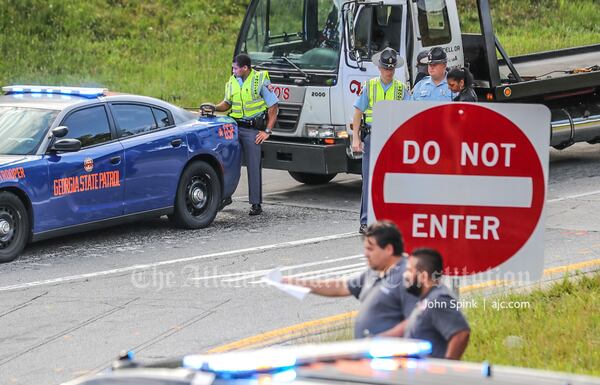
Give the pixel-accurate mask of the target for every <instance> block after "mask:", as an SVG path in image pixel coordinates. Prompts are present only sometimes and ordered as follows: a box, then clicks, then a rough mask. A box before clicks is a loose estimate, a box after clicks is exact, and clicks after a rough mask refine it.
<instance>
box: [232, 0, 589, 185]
mask: <svg viewBox="0 0 600 385" xmlns="http://www.w3.org/2000/svg"><path fill="white" fill-rule="evenodd" d="M477 5H478V7H479V16H480V26H481V34H462V33H461V29H460V22H459V15H458V10H457V6H456V2H455V0H378V1H374V0H352V1H349V0H303V1H295V2H288V1H283V0H252V1H251V3H250V5H249V7H248V9H247V12H246V16H245V19H244V22H243V24H242V27H241V30H240V34H239V36H238V41H237V44H236V49H235V53H236V54H237V53H240V52H245V53H248V54H249V55H250V57H251V58H252V61H253V66H254V67H255V68H257V69H259V70H267V71H269V74H270V77H271V80H272V82H273V84H274V87H275V93H276V94H277V96H278V97H279V99H280V104H279V116H278V123H277V125H276V127H275V129H274V134H273V136H272V137H271V139H270V140H269V141H267V142H265V144H264V145H263V158H264V159H263V166H264V167H267V168H273V169H280V170H287V171H289V172H290V174H291V175H292V177H294V178H295V179H296V180H298V181H300V182H303V183H309V184H315V183H324V182H328V181H329V180H331V179H332V178H333V177H334V176H335V175H336V174H337V173H342V172H348V173H360V162H361V159H360V158H361V156H360V154H354V153H352V151H351V150H350V147H349V144H350V135H351V129H350V122H351V120H352V115H353V112H354V107H353V104H354V102H355V101H356V99H357V97H358V95H359V93H360V90H361V84H362V83H363V82H364V81H366V80H368V79H370V78H372V77H375V76H378V75H379V71H378V68H377V66H376V65H375V64H373V63H372V62H371V58H372V56H373V54H374V53H376V52H378V51H380V50H382V49H383V48H385V47H392V48H394V49H396V50H397V51H398V52H399V55H400V56H401V58H403V61H404V65H402V66H401V67H400V68H398V69H397V70H396V78H397V79H399V80H401V81H403V82H405V83H407V84H409V85H411V86H412V80H413V79H414V78H415V76H416V73H417V68H416V58H417V55H418V54H419V52H421V51H423V50H429V49H431V48H432V47H435V46H438V47H442V48H443V49H444V50H445V51H446V52H447V54H448V66H449V67H451V66H460V65H465V64H466V65H468V66H470V68H471V71H472V72H473V73H474V74H475V75H476V80H477V92H478V94H479V95H480V98H483V100H486V98H487V99H488V101H518V102H536V103H544V104H547V105H549V107H550V108H551V109H553V120H554V122H553V131H556V133H555V135H553V141H552V145H553V146H556V147H557V148H560V147H565V146H568V145H569V144H572V143H574V142H575V141H584V140H585V141H595V140H597V138H598V137H600V132H599V131H600V103H599V102H598V100H599V98H598V92H597V91H598V88H600V71H596V72H595V73H593V74H588V75H589V76H587V77H585V76H581V77H578V78H577V81H575V80H576V79H569V80H568V81H566V82H565V81H564V80H565V79H563V81H562V82H561V81H560V79H559V81H557V82H556V83H555V84H553V85H552V86H550V83H549V82H548V81H545V80H544V82H545V83H544V84H543V85H534V84H533V83H535V82H533V83H532V84H530V83H529V82H528V81H526V80H532V79H525V78H523V77H521V76H520V75H519V73H518V71H517V69H518V68H519V66H520V65H522V66H529V67H531V64H532V60H531V59H533V62H534V64H535V62H536V61H538V60H543V61H544V62H545V63H546V64H548V63H550V64H557V65H558V64H559V63H560V62H562V63H563V65H564V63H565V62H571V63H573V65H576V64H578V63H576V61H575V62H573V61H572V60H569V61H565V60H564V59H565V56H566V57H568V58H569V59H571V58H574V57H575V56H577V55H579V56H581V58H584V57H585V60H583V62H581V63H580V64H581V66H591V65H592V64H600V54H593V52H594V51H598V52H600V45H597V46H593V47H582V48H581V49H571V50H568V51H565V52H563V54H562V55H560V54H557V53H554V55H558V56H560V57H561V60H557V59H553V57H554V56H552V55H549V54H546V55H545V56H544V55H542V56H536V57H521V58H515V59H514V63H513V61H511V59H510V58H509V57H508V55H507V54H506V52H505V51H504V49H503V48H502V46H501V45H500V42H499V41H498V40H497V39H496V38H495V35H494V31H493V26H492V19H491V12H490V5H489V0H478V1H477ZM586 50H587V51H586ZM496 51H498V52H499V53H500V55H501V56H502V59H501V60H498V59H497V57H496ZM575 51H577V52H575ZM580 51H581V52H580ZM588 51H589V52H588ZM590 52H592V53H591V54H590ZM586 55H587V56H586ZM579 56H578V57H579ZM533 67H535V65H534V66H533ZM590 68H593V67H590ZM533 80H536V79H533ZM537 80H540V79H537ZM507 83H519V84H515V86H514V90H518V92H517V93H516V94H515V93H514V92H512V93H511V92H510V91H511V90H508V91H507V90H506V86H507ZM569 87H570V88H571V90H569V89H568V88H569ZM573 88H575V89H576V91H577V92H579V91H581V90H582V89H585V90H587V91H586V94H587V95H588V96H586V97H585V100H584V98H582V97H581V93H577V92H576V93H575V95H577V96H575V98H573V97H572V96H573V92H572V91H573ZM566 91H569V92H571V93H570V94H569V95H570V97H571V99H570V100H567V101H566V100H565V98H564V97H562V96H561V95H560V92H566ZM548 94H552V95H555V96H556V95H558V97H555V98H554V99H551V100H553V102H550V101H549V100H547V98H546V97H547V96H548ZM506 95H508V97H507V96H506ZM511 95H512V97H510V96H511ZM569 95H567V96H565V97H568V96H569ZM590 95H591V96H590ZM590 98H591V99H590ZM582 103H583V104H584V106H583V107H582ZM567 104H568V105H567ZM571 107H573V109H572V110H569V108H571ZM565 109H566V110H567V112H565ZM581 118H585V119H586V122H582V123H585V124H582V126H585V134H584V135H579V136H577V135H576V134H577V127H576V125H577V124H576V123H577V119H581ZM596 118H598V119H596ZM590 119H591V120H590ZM590 122H591V125H590Z"/></svg>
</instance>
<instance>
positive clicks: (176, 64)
mask: <svg viewBox="0 0 600 385" xmlns="http://www.w3.org/2000/svg"><path fill="white" fill-rule="evenodd" d="M474 1H475V0H459V6H460V12H461V17H462V23H463V28H464V29H465V30H467V31H476V30H477V28H478V27H477V25H478V24H476V8H475V7H474V4H475V2H474ZM248 3H249V0H219V1H218V2H217V1H210V0H154V1H145V0H0V48H1V52H2V53H3V55H2V57H0V83H2V84H15V83H33V84H61V85H89V86H92V85H93V86H97V85H102V86H106V87H109V88H111V89H114V90H119V91H122V92H133V93H140V94H144V95H150V96H155V97H159V98H162V99H165V100H168V101H171V102H174V103H176V104H179V105H183V106H186V107H193V106H197V105H198V104H199V103H200V102H202V101H213V102H216V101H218V100H219V99H221V98H222V96H223V89H224V84H225V82H226V80H227V77H228V75H229V73H230V61H231V57H232V55H233V49H234V45H235V41H236V38H237V33H238V29H239V27H240V24H241V22H242V19H243V16H244V12H245V8H246V6H247V4H248ZM492 7H493V9H494V18H495V26H496V31H497V33H498V35H499V37H500V40H501V41H502V42H503V44H504V45H505V48H506V49H507V50H508V52H509V53H510V54H520V53H525V52H533V51H538V50H548V49H556V48H563V47H568V46H574V45H582V44H591V43H598V42H600V41H599V40H600V38H599V36H600V6H598V0H579V1H566V0H492Z"/></svg>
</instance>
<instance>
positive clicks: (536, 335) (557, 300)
mask: <svg viewBox="0 0 600 385" xmlns="http://www.w3.org/2000/svg"><path fill="white" fill-rule="evenodd" d="M469 300H470V298H469V299H464V303H467V302H468V301H469ZM474 301H475V303H477V304H478V306H477V308H469V309H465V310H464V312H465V315H466V317H467V319H468V321H469V324H470V326H471V339H470V342H469V346H468V347H467V350H466V352H465V355H464V356H463V360H465V361H471V362H483V361H488V362H490V363H492V365H507V366H520V367H526V368H534V369H542V370H552V371H560V372H567V373H577V374H586V375H595V376H600V273H596V274H594V275H591V276H589V275H588V276H585V275H584V276H581V277H576V279H568V277H566V278H565V279H564V280H563V281H561V282H559V283H555V284H553V285H552V286H551V287H550V288H548V289H546V290H536V291H533V292H531V293H528V294H510V295H504V296H495V297H489V298H485V300H484V298H483V297H480V298H474ZM500 303H503V304H507V303H512V304H513V305H514V304H518V305H517V306H520V307H521V308H520V309H498V306H497V304H500ZM343 326H345V330H342V329H343V328H341V327H340V328H336V329H335V330H333V331H332V332H328V331H326V333H325V334H323V335H319V336H314V337H310V338H308V339H307V340H306V341H300V342H304V343H306V342H319V343H325V342H333V341H342V340H349V339H351V338H352V330H353V326H352V325H349V324H346V325H343ZM300 342H299V343H300Z"/></svg>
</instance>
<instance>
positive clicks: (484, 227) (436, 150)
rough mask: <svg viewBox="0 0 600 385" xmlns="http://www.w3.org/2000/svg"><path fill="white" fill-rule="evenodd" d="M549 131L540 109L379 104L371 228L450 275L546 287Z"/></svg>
mask: <svg viewBox="0 0 600 385" xmlns="http://www.w3.org/2000/svg"><path fill="white" fill-rule="evenodd" d="M549 127H550V111H549V110H548V109H547V108H546V107H545V106H541V105H517V104H510V105H509V104H484V103H482V104H471V103H451V104H440V103H428V102H418V103H416V102H387V101H386V102H380V103H377V105H376V106H375V108H374V124H373V131H372V135H371V154H372V155H371V164H370V170H371V174H370V175H371V179H370V189H369V191H370V193H371V194H370V205H369V218H370V222H372V221H374V220H380V219H389V220H392V221H394V222H396V224H397V225H398V226H399V228H400V230H401V231H402V234H403V236H404V240H405V243H406V246H407V249H408V250H411V249H412V248H416V247H431V248H434V249H437V250H438V251H440V252H441V253H442V256H443V257H444V267H445V274H446V275H450V276H455V277H456V276H470V275H474V274H479V273H484V272H489V271H490V270H491V269H495V270H496V272H497V273H498V274H499V278H501V279H505V280H516V279H526V280H537V279H539V278H540V277H541V274H542V270H543V251H544V250H543V232H544V203H545V197H546V189H547V183H548V156H549V155H548V144H549V135H550V129H549ZM517 275H518V276H517Z"/></svg>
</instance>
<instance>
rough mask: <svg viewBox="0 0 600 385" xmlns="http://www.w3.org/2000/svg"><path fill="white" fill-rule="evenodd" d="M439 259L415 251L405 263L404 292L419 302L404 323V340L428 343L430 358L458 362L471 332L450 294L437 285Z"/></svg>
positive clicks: (428, 252) (432, 253)
mask: <svg viewBox="0 0 600 385" xmlns="http://www.w3.org/2000/svg"><path fill="white" fill-rule="evenodd" d="M442 269H443V264H442V256H441V255H440V254H439V253H438V252H437V251H435V250H432V249H425V248H423V249H417V250H414V251H413V252H412V254H411V256H410V257H409V259H408V262H407V267H406V273H405V277H406V278H405V284H406V285H407V291H408V292H410V293H413V294H415V295H418V296H419V302H418V303H417V305H416V306H415V308H414V309H413V311H412V313H411V314H410V316H409V317H408V319H407V320H406V321H405V322H404V324H405V325H404V337H407V338H415V339H422V340H427V341H429V342H431V345H432V353H431V357H435V358H448V359H455V360H459V359H460V358H461V357H462V355H463V353H464V351H465V349H466V348H467V344H468V343H469V336H470V334H471V330H470V328H469V324H468V323H467V320H466V319H465V317H464V315H463V314H462V313H461V311H460V309H459V308H458V307H457V303H456V300H455V299H454V297H453V296H452V294H451V293H450V290H449V289H448V288H447V287H446V286H444V285H443V284H441V283H440V281H439V280H440V278H441V276H442Z"/></svg>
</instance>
